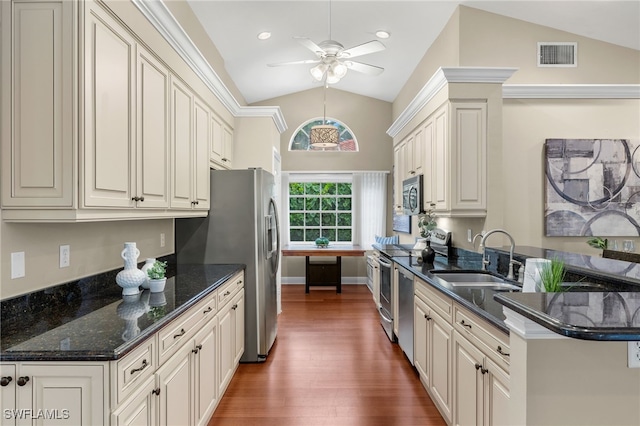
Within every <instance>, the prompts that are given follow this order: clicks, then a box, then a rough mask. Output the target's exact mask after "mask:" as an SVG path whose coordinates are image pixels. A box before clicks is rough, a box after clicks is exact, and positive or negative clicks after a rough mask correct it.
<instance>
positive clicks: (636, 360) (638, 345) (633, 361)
mask: <svg viewBox="0 0 640 426" xmlns="http://www.w3.org/2000/svg"><path fill="white" fill-rule="evenodd" d="M627 344H628V348H629V352H628V358H627V361H628V366H629V368H640V342H638V341H636V342H627Z"/></svg>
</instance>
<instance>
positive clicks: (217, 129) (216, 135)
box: [209, 113, 224, 164]
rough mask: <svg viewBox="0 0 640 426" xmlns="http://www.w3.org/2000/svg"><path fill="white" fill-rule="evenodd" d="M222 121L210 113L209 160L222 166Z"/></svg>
mask: <svg viewBox="0 0 640 426" xmlns="http://www.w3.org/2000/svg"><path fill="white" fill-rule="evenodd" d="M222 137H223V136H222V121H221V120H220V119H219V118H218V117H217V116H216V115H215V114H214V113H211V152H210V153H209V159H210V160H211V161H212V162H214V163H216V164H222V153H223V149H224V148H223V140H222Z"/></svg>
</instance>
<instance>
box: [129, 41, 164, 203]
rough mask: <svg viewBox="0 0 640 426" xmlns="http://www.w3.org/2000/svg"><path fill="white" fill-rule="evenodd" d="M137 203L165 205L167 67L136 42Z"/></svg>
mask: <svg viewBox="0 0 640 426" xmlns="http://www.w3.org/2000/svg"><path fill="white" fill-rule="evenodd" d="M137 70H138V74H137V77H138V81H137V95H138V102H137V117H136V119H137V121H136V124H137V126H136V128H137V144H136V146H137V155H136V157H137V161H136V191H135V196H136V197H138V198H140V199H141V201H138V202H137V203H136V204H137V207H146V208H167V207H169V99H170V96H169V71H168V70H167V68H166V67H165V66H164V65H163V64H162V63H161V62H160V61H158V60H157V59H156V58H155V57H154V56H153V55H152V54H151V53H149V52H148V51H147V50H145V49H144V48H143V47H142V46H140V45H138V52H137Z"/></svg>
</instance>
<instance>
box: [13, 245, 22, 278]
mask: <svg viewBox="0 0 640 426" xmlns="http://www.w3.org/2000/svg"><path fill="white" fill-rule="evenodd" d="M24 269H25V268H24V252H23V251H18V252H15V253H11V279H12V280H14V279H16V278H22V277H24V273H25V271H24Z"/></svg>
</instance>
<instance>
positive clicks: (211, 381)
mask: <svg viewBox="0 0 640 426" xmlns="http://www.w3.org/2000/svg"><path fill="white" fill-rule="evenodd" d="M194 342H195V344H196V348H197V349H198V351H197V353H195V354H194V355H193V379H194V386H195V419H196V424H197V425H206V424H207V421H208V420H209V416H210V415H211V413H213V410H214V408H215V406H216V405H217V403H218V380H217V379H218V377H217V369H218V319H217V318H215V317H214V318H213V319H212V320H211V321H209V322H208V323H207V325H205V326H204V327H203V329H202V331H200V332H199V333H198V334H196V336H195V338H194Z"/></svg>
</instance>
